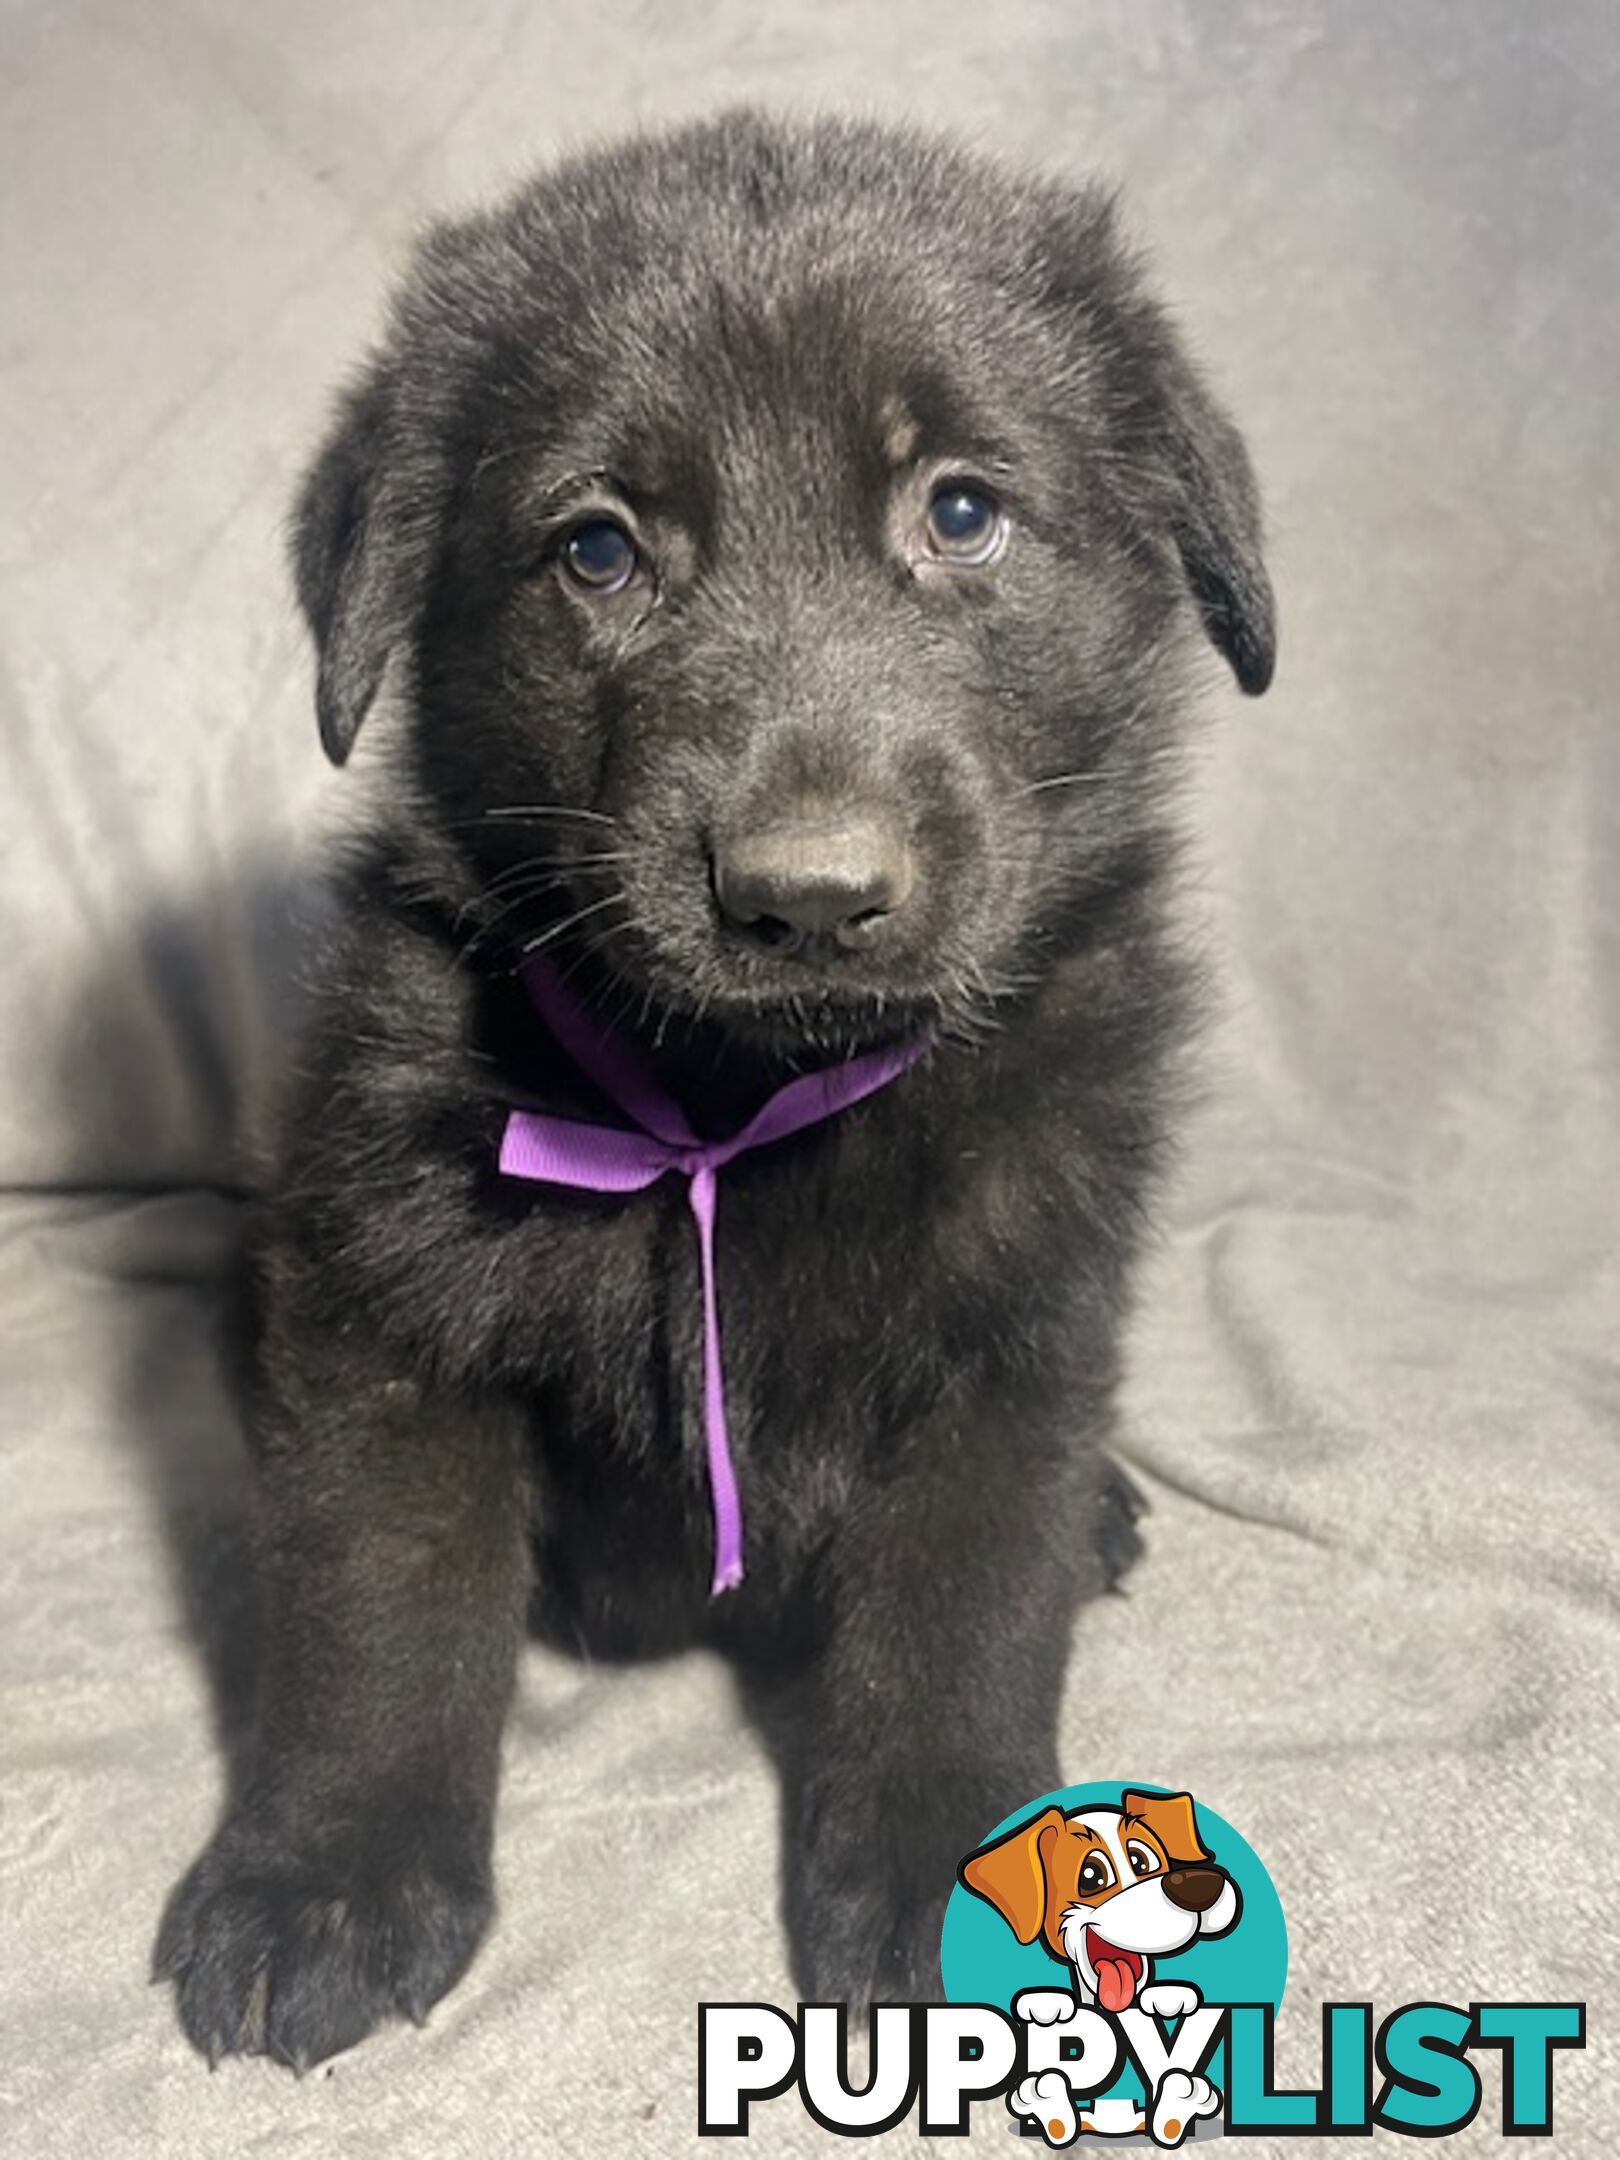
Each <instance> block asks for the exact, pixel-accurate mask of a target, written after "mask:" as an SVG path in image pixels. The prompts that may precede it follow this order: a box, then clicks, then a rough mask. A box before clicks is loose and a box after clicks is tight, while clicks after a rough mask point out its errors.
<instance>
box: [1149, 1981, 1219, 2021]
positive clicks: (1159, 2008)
mask: <svg viewBox="0 0 1620 2160" xmlns="http://www.w3.org/2000/svg"><path fill="white" fill-rule="evenodd" d="M1203 1999H1204V1998H1203V1996H1202V1995H1200V1994H1199V1992H1198V1990H1197V1989H1196V1988H1195V1987H1194V1986H1192V1984H1191V1983H1190V1982H1189V1981H1186V1980H1155V1981H1154V1982H1153V1984H1152V1986H1151V1987H1145V1988H1143V1989H1142V1991H1141V1993H1140V1994H1139V1995H1138V1996H1137V1998H1136V2000H1137V2003H1138V2005H1139V2006H1140V2007H1141V2008H1142V2009H1143V2010H1145V2011H1146V2012H1147V2014H1148V2016H1149V2017H1156V2018H1183V2017H1187V2016H1189V2015H1190V2014H1191V2013H1192V2012H1193V2011H1194V2010H1196V2009H1197V2008H1198V2006H1199V2004H1200V2003H1201V2002H1202V2001H1203Z"/></svg>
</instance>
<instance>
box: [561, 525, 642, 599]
mask: <svg viewBox="0 0 1620 2160" xmlns="http://www.w3.org/2000/svg"><path fill="white" fill-rule="evenodd" d="M639 561H640V557H639V556H638V555H637V553H636V544H635V542H634V541H633V540H632V539H631V537H630V535H629V534H628V533H627V532H626V531H625V529H624V527H623V526H622V525H616V524H615V523H614V522H613V520H612V518H588V519H587V520H586V522H585V523H584V524H583V525H576V526H575V527H574V529H573V531H572V532H571V533H570V534H569V535H568V538H567V539H566V540H565V541H564V542H563V550H562V565H563V569H564V571H565V572H566V574H567V576H568V578H569V580H570V582H571V583H573V584H575V585H577V586H579V587H580V588H581V590H582V591H585V592H588V593H595V594H598V595H602V594H608V593H616V592H623V590H624V588H625V587H626V586H627V585H628V584H629V582H630V580H631V579H632V578H633V577H634V576H635V574H636V565H637V563H638V562H639Z"/></svg>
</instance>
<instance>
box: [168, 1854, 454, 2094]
mask: <svg viewBox="0 0 1620 2160" xmlns="http://www.w3.org/2000/svg"><path fill="white" fill-rule="evenodd" d="M445 1842H446V1846H447V1849H448V1850H449V1851H451V1852H454V1853H455V1857H454V1858H453V1859H447V1858H446V1857H445V1856H444V1854H443V1853H442V1852H440V1853H436V1854H435V1856H434V1857H433V1858H425V1857H423V1856H422V1848H420V1847H417V1848H415V1849H414V1850H413V1852H412V1853H411V1854H409V1855H401V1854H398V1853H393V1854H390V1856H389V1857H388V1858H387V1859H383V1858H380V1857H378V1856H377V1855H376V1854H375V1853H373V1854H371V1855H367V1853H366V1852H365V1850H364V1848H363V1847H362V1846H361V1845H360V1844H359V1843H358V1841H356V1842H355V1843H354V1845H353V1846H352V1848H351V1849H348V1850H342V1849H341V1848H340V1849H339V1850H337V1851H334V1849H333V1848H331V1847H329V1846H323V1847H322V1849H321V1851H320V1854H319V1856H318V1857H317V1856H314V1855H311V1856H309V1857H307V1858H306V1857H305V1856H303V1855H301V1854H300V1853H298V1852H296V1851H289V1850H286V1849H284V1848H282V1847H280V1846H278V1844H277V1843H276V1841H275V1840H274V1839H272V1838H268V1837H266V1836H265V1835H264V1834H263V1833H262V1832H256V1831H255V1830H254V1829H253V1828H251V1827H250V1826H246V1825H232V1824H227V1825H226V1827H225V1828H224V1829H223V1830H222V1831H221V1832H220V1834H219V1835H218V1837H217V1838H216V1839H215V1840H214V1842H213V1844H212V1845H211V1846H209V1848H208V1849H207V1851H206V1852H204V1853H203V1855H202V1857H201V1858H200V1859H199V1860H198V1861H197V1862H196V1864H195V1866H194V1867H193V1868H192V1869H191V1872H190V1873H189V1874H188V1875H187V1876H185V1878H184V1879H183V1880H182V1881H181V1882H180V1884H179V1885H178V1886H177V1888H176V1889H175V1891H174V1894H173V1896H172V1897H171V1898H170V1900H169V1903H168V1907H167V1910H166V1911H165V1913H164V1916H163V1925H162V1928H161V1930H160V1931H159V1934H158V1940H157V1947H156V1950H155V1951H154V1954H153V1977H154V1978H155V1979H161V1980H172V1981H174V1983H175V1994H176V2003H177V2007H178V2010H179V2014H180V2023H181V2025H182V2026H183V2028H184V2030H185V2033H186V2036H187V2038H188V2039H189V2040H190V2041H191V2042H192V2044H193V2046H194V2047H196V2048H198V2049H200V2050H201V2052H202V2053H203V2054H205V2055H206V2056H207V2057H208V2059H209V2062H210V2064H213V2063H217V2062H218V2060H219V2058H220V2057H221V2056H222V2055H269V2056H271V2057H273V2058H274V2060H275V2061H277V2062H280V2063H285V2064H286V2065H287V2067H288V2068H289V2069H292V2070H300V2071H301V2070H304V2069H307V2068H308V2066H309V2065H310V2064H311V2063H317V2062H321V2061H323V2060H324V2059H325V2058H326V2057H327V2056H328V2055H336V2054H339V2053H340V2052H341V2051H342V2050H343V2049H344V2048H348V2047H353V2046H354V2044H355V2043H356V2041H358V2040H363V2039H364V2038H365V2037H366V2035H367V2033H369V2032H371V2031H372V2030H373V2029H374V2028H375V2027H376V2026H377V2025H379V2024H381V2023H382V2022H383V2020H384V2019H385V2018H388V2017H391V2016H394V2015H404V2016H406V2017H409V2018H413V2019H414V2020H415V2021H416V2022H417V2023H418V2024H420V2023H421V2022H422V2021H423V2019H424V2018H425V2017H426V2015H427V2012H428V2010H429V2008H430V2007H431V2006H432V2005H433V2004H434V2003H435V2002H437V2001H438V1999H439V1997H440V1996H441V1995H443V1994H444V1993H445V1992H446V1991H447V1990H448V1989H449V1988H451V1987H453V1986H454V1985H455V1983H456V1981H457V1980H459V1979H460V1977H461V1975H462V1973H463V1972H465V1970H466V1968H467V1966H468V1964H469V1963H470V1962H471V1959H472V1955H473V1952H474V1951H475V1950H476V1949H477V1947H478V1942H479V1938H480V1937H481V1936H482V1934H483V1932H484V1929H485V1928H486V1926H487V1925H488V1923H489V1916H490V1912H491V1909H492V1904H493V1900H492V1897H491V1893H490V1886H489V1875H488V1869H487V1866H486V1865H485V1864H484V1863H483V1862H482V1861H481V1860H480V1859H478V1858H477V1857H476V1856H473V1855H468V1854H466V1853H464V1852H461V1851H459V1850H458V1848H457V1845H456V1844H455V1843H453V1842H451V1841H445Z"/></svg>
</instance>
